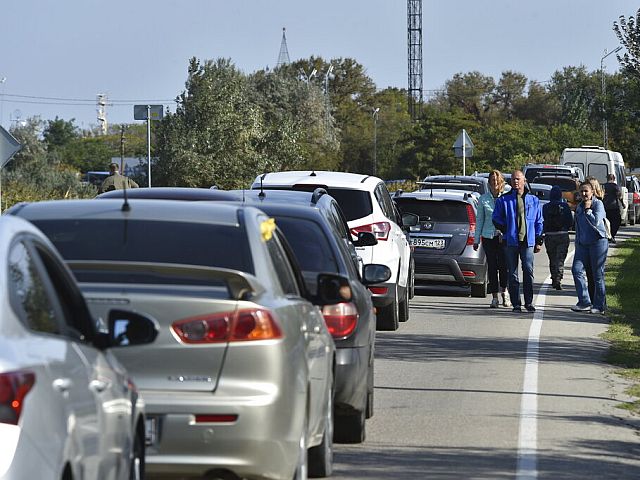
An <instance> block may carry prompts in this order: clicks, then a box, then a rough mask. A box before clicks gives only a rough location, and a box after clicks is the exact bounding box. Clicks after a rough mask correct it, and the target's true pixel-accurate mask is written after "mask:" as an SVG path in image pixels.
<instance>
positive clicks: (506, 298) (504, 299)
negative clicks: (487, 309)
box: [502, 293, 511, 307]
mask: <svg viewBox="0 0 640 480" xmlns="http://www.w3.org/2000/svg"><path fill="white" fill-rule="evenodd" d="M502 306H503V307H510V306H511V300H509V295H507V294H506V293H503V294H502Z"/></svg>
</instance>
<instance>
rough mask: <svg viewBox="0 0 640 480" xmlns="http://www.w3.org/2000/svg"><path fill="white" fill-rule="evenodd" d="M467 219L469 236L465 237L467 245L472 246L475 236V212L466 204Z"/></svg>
mask: <svg viewBox="0 0 640 480" xmlns="http://www.w3.org/2000/svg"><path fill="white" fill-rule="evenodd" d="M467 218H468V219H469V236H468V237H467V245H473V242H474V238H475V234H476V212H474V211H473V207H472V206H471V205H469V204H468V203H467Z"/></svg>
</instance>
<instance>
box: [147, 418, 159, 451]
mask: <svg viewBox="0 0 640 480" xmlns="http://www.w3.org/2000/svg"><path fill="white" fill-rule="evenodd" d="M144 440H145V443H146V444H147V445H154V444H155V443H156V441H157V440H158V418H157V417H147V418H146V419H145V436H144Z"/></svg>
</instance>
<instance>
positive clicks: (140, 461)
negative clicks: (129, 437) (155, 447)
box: [129, 429, 145, 480]
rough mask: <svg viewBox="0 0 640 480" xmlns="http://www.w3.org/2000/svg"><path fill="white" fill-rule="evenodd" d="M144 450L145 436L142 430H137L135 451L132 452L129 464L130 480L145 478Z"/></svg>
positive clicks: (134, 444)
mask: <svg viewBox="0 0 640 480" xmlns="http://www.w3.org/2000/svg"><path fill="white" fill-rule="evenodd" d="M144 449H145V439H144V434H143V433H142V432H141V429H137V431H136V436H135V439H134V441H133V449H132V450H131V459H130V462H129V465H130V467H129V479H130V480H141V479H143V478H144Z"/></svg>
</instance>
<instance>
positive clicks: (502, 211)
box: [492, 170, 543, 313]
mask: <svg viewBox="0 0 640 480" xmlns="http://www.w3.org/2000/svg"><path fill="white" fill-rule="evenodd" d="M511 187H512V188H511V191H510V192H509V193H507V194H506V195H502V196H501V197H498V199H497V200H496V206H495V209H494V210H493V217H492V220H493V224H494V225H495V226H496V228H497V229H498V230H500V231H501V232H502V233H503V234H504V239H505V240H506V247H505V257H506V260H507V269H508V272H509V296H510V297H511V303H512V305H513V311H514V312H521V311H522V303H521V301H520V279H519V277H518V259H520V261H521V262H522V277H523V279H522V281H523V285H522V293H523V294H524V307H525V308H526V310H527V312H531V313H533V312H535V311H536V308H535V307H534V306H533V254H534V253H538V252H539V251H540V247H541V245H542V242H543V237H542V210H541V209H540V201H539V200H538V197H536V196H535V195H531V194H530V193H529V191H528V190H527V189H526V188H525V187H526V185H525V178H524V174H523V173H522V171H520V170H516V171H515V172H513V175H511Z"/></svg>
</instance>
